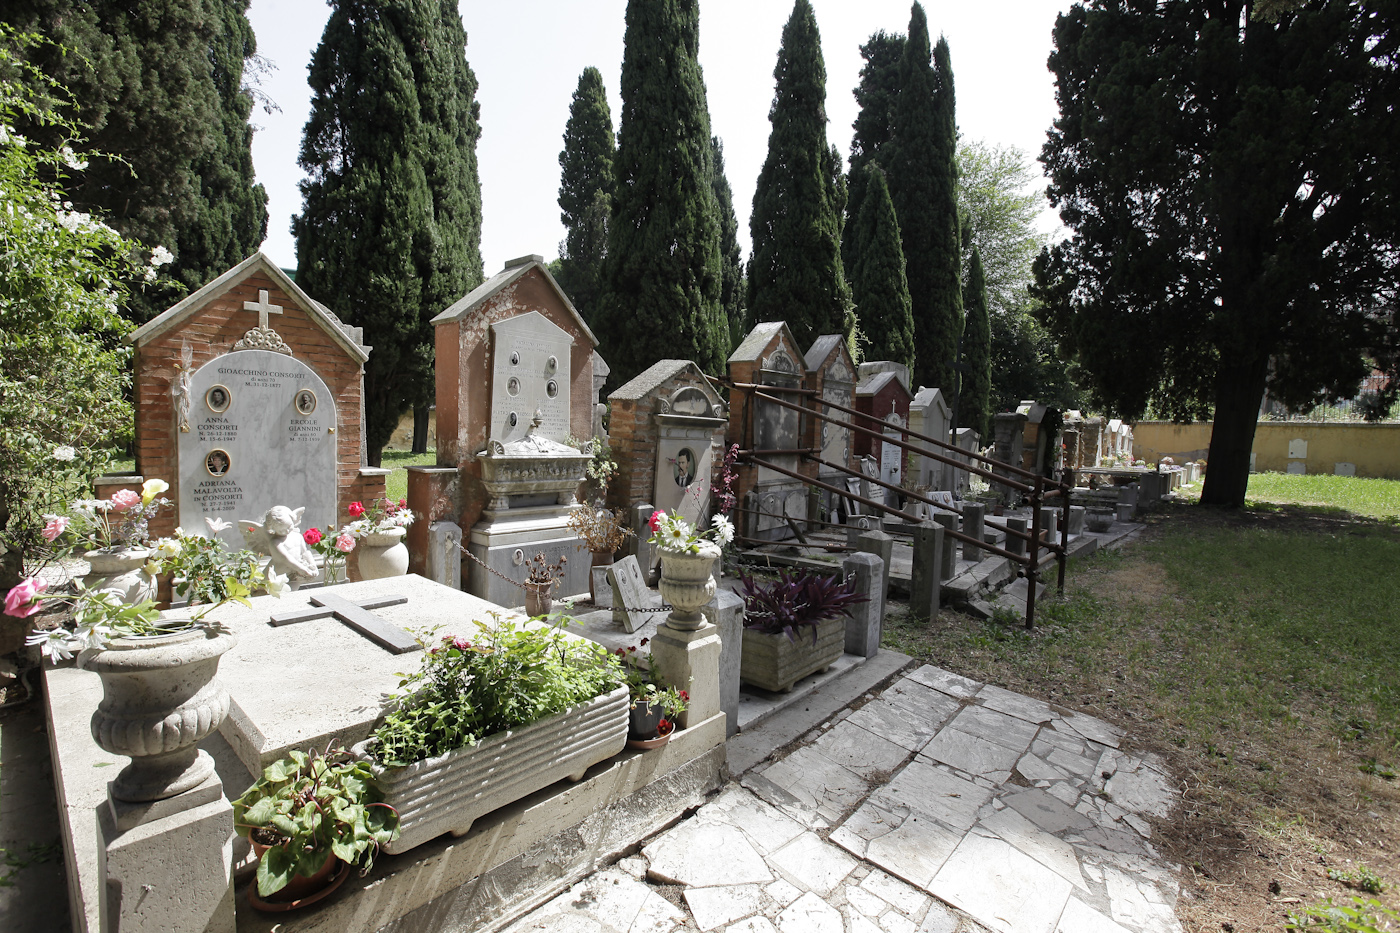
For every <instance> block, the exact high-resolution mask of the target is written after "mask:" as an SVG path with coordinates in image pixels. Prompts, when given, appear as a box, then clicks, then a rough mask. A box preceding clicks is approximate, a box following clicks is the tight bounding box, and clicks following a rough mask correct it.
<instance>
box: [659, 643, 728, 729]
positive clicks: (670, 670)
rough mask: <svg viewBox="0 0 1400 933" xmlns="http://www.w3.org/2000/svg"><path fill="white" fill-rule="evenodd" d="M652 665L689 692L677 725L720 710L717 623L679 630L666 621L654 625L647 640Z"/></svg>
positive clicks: (707, 716) (700, 718) (698, 721)
mask: <svg viewBox="0 0 1400 933" xmlns="http://www.w3.org/2000/svg"><path fill="white" fill-rule="evenodd" d="M650 647H651V653H652V655H653V656H654V657H655V659H656V668H657V670H658V671H660V672H661V676H662V677H664V678H665V679H666V681H667V683H670V684H673V685H675V686H676V687H679V688H680V689H682V690H685V691H687V692H689V693H690V704H689V706H688V708H687V709H686V711H685V712H684V713H682V714H681V716H680V720H681V723H680V724H681V728H682V729H686V728H689V727H690V725H691V723H697V724H698V723H702V722H704V721H705V720H706V719H709V718H710V717H711V716H714V715H715V714H717V713H719V712H720V711H721V706H720V690H719V684H720V679H719V665H720V654H721V649H722V645H721V643H720V630H719V627H718V626H716V625H714V624H712V623H710V622H705V623H703V624H702V625H701V626H700V627H699V628H698V629H695V630H694V631H686V632H679V631H676V630H675V629H673V628H671V627H670V626H669V625H661V626H658V627H657V629H656V637H655V638H653V639H652V640H651V646H650Z"/></svg>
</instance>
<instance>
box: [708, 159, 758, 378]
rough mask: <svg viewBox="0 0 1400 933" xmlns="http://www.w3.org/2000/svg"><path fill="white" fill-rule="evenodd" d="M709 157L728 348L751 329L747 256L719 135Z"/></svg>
mask: <svg viewBox="0 0 1400 933" xmlns="http://www.w3.org/2000/svg"><path fill="white" fill-rule="evenodd" d="M710 160H711V167H712V170H713V171H712V175H711V179H710V187H711V189H712V190H713V191H714V193H715V207H716V208H718V210H719V257H720V281H719V309H720V313H721V314H722V315H723V316H724V320H725V321H726V322H727V324H728V327H729V347H728V349H733V348H734V347H737V346H738V345H739V341H741V340H743V339H744V335H745V334H747V333H748V332H749V330H750V329H751V327H752V322H751V321H749V315H748V302H747V301H746V291H747V289H746V288H745V285H744V257H743V254H742V253H741V252H740V250H739V218H738V217H736V216H735V215H734V189H732V188H730V187H729V177H728V176H727V175H725V174H724V143H722V142H720V138H719V137H718V136H711V137H710ZM725 355H726V356H727V355H728V352H727V351H726V353H725Z"/></svg>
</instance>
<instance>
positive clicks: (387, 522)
mask: <svg viewBox="0 0 1400 933" xmlns="http://www.w3.org/2000/svg"><path fill="white" fill-rule="evenodd" d="M348 511H349V513H350V518H351V519H352V521H351V522H350V524H348V525H346V526H345V528H344V530H345V531H348V532H349V533H350V534H351V535H352V536H353V537H356V538H363V537H364V536H365V535H382V534H389V533H391V532H393V531H394V530H396V529H398V528H407V527H408V526H409V525H411V524H413V512H412V510H410V509H409V507H408V500H407V499H400V500H399V501H398V502H395V501H394V500H393V499H374V500H371V501H370V504H369V507H368V508H366V507H365V505H364V503H362V502H352V503H350V506H349V509H348Z"/></svg>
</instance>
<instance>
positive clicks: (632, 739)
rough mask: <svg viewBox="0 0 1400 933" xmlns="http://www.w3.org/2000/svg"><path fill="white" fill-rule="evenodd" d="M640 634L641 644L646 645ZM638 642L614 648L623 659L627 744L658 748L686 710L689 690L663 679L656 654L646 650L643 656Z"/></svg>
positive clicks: (642, 747) (631, 746) (668, 739)
mask: <svg viewBox="0 0 1400 933" xmlns="http://www.w3.org/2000/svg"><path fill="white" fill-rule="evenodd" d="M647 641H648V639H645V638H643V639H642V642H641V646H640V647H643V648H644V647H646V644H647ZM637 647H638V646H637V645H632V646H629V647H627V648H617V649H614V651H613V653H614V654H616V655H617V657H618V660H620V661H621V662H622V671H623V681H624V683H626V685H627V703H628V710H629V712H628V722H627V747H628V748H640V749H649V748H659V747H660V746H662V745H665V744H666V743H667V742H668V741H670V738H671V734H672V733H673V732H675V730H676V725H677V722H678V717H679V716H680V714H681V713H684V712H685V711H686V707H687V706H688V705H689V703H690V694H689V693H687V692H686V691H684V690H681V689H679V688H677V687H676V686H675V685H674V684H668V683H666V679H665V678H664V677H662V676H661V673H660V672H659V671H658V670H657V669H656V658H655V656H653V655H652V654H651V652H647V654H646V657H645V658H644V659H643V658H641V657H640V656H639V655H638V652H637Z"/></svg>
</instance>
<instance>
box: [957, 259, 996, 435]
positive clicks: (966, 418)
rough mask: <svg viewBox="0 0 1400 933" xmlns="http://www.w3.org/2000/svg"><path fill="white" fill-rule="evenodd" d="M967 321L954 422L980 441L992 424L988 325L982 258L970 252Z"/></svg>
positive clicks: (989, 335)
mask: <svg viewBox="0 0 1400 933" xmlns="http://www.w3.org/2000/svg"><path fill="white" fill-rule="evenodd" d="M965 294H966V297H967V305H966V308H967V321H966V323H965V324H964V325H963V354H962V357H963V370H962V373H963V377H962V391H961V392H960V393H959V395H958V421H959V422H960V425H959V426H961V427H967V428H972V430H974V431H976V432H977V434H978V435H979V436H980V437H982V438H983V439H984V440H985V439H986V438H987V437H989V436H990V435H989V434H988V431H990V430H991V424H992V322H991V318H990V316H989V315H988V312H987V277H986V275H985V274H984V273H983V270H982V254H981V252H980V251H979V250H978V249H977V247H975V246H974V247H973V248H972V262H971V264H970V266H969V270H968V274H967V290H966V293H965Z"/></svg>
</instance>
